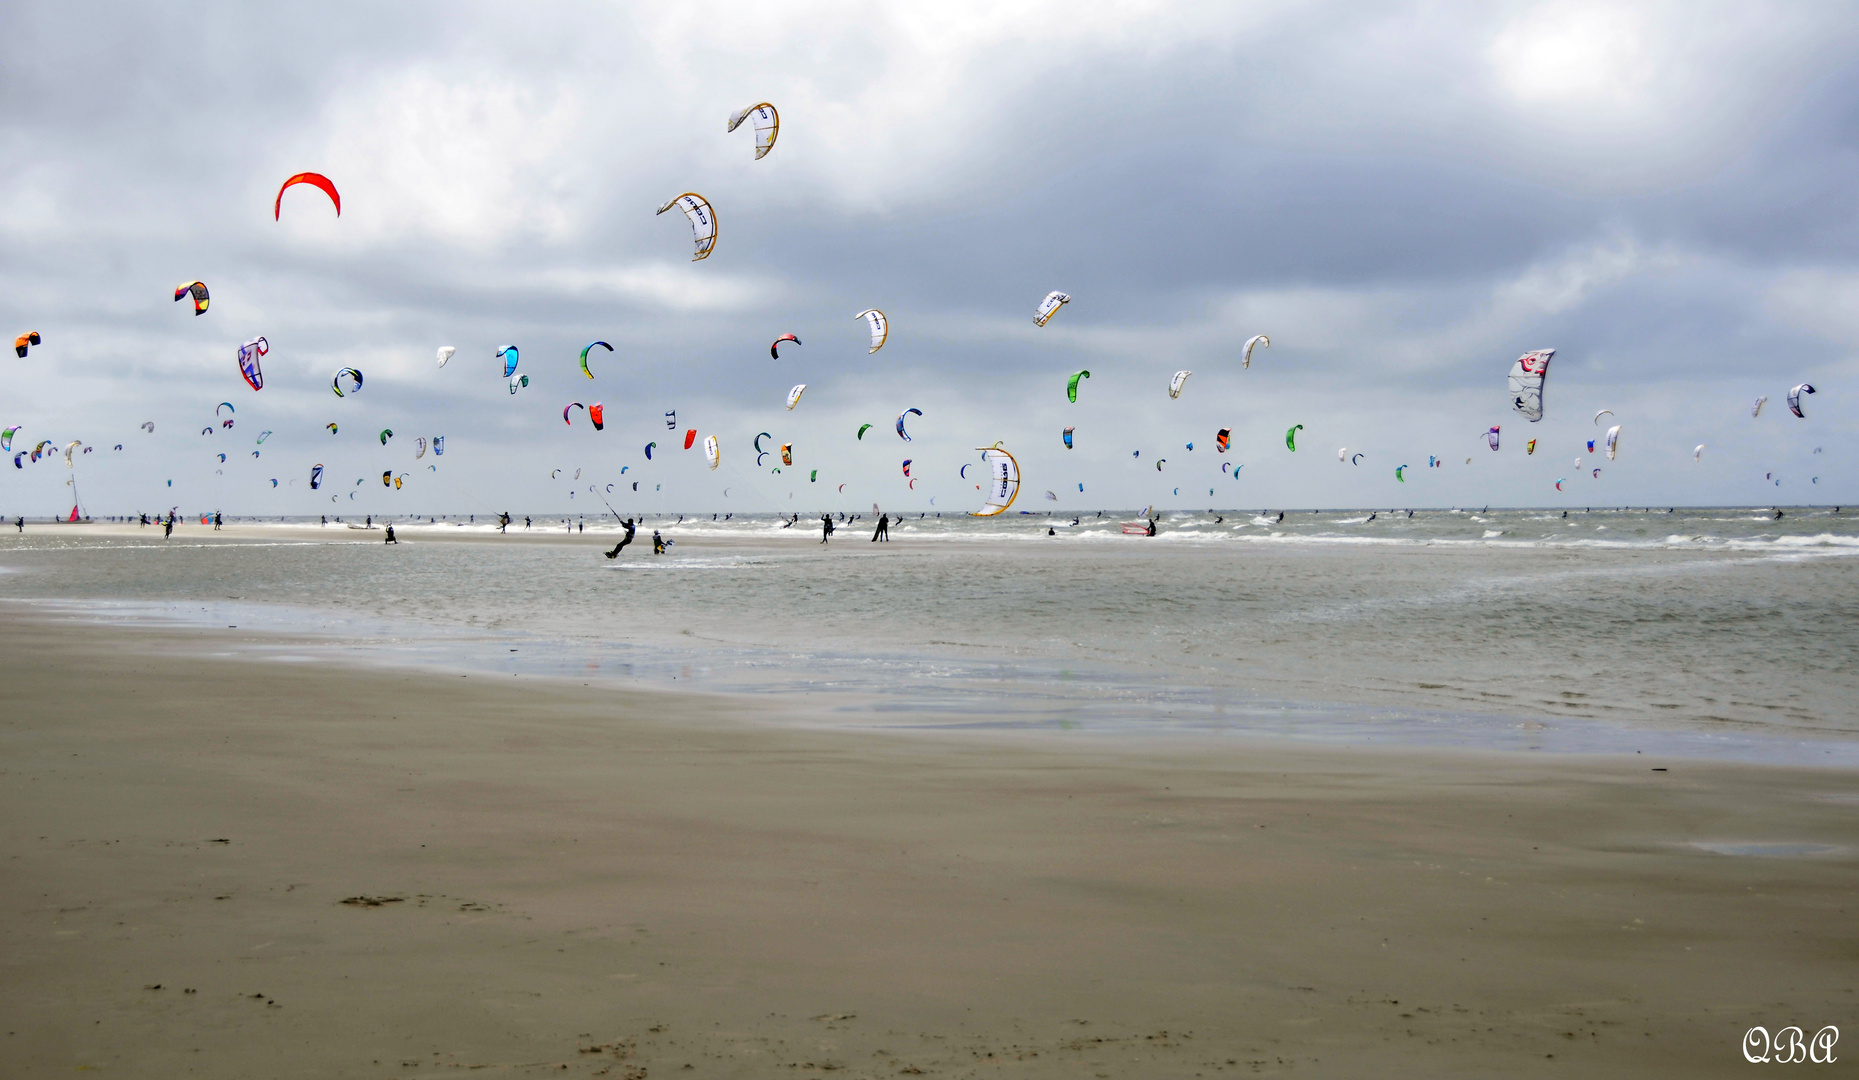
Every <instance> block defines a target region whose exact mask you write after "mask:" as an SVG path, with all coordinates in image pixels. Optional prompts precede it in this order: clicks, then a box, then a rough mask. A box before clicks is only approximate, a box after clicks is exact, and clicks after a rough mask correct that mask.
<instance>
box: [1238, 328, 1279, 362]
mask: <svg viewBox="0 0 1859 1080" xmlns="http://www.w3.org/2000/svg"><path fill="white" fill-rule="evenodd" d="M1258 345H1263V346H1265V347H1266V348H1268V349H1269V348H1271V347H1272V339H1271V338H1268V337H1266V336H1265V335H1264V334H1254V335H1252V336H1251V337H1249V338H1247V339H1246V348H1245V350H1244V351H1243V352H1241V353H1240V354H1239V366H1240V367H1243V368H1249V367H1251V366H1252V350H1253V348H1254V346H1258Z"/></svg>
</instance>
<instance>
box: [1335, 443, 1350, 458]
mask: <svg viewBox="0 0 1859 1080" xmlns="http://www.w3.org/2000/svg"><path fill="white" fill-rule="evenodd" d="M1336 460H1338V461H1348V460H1349V448H1348V447H1347V446H1339V447H1337V448H1336Z"/></svg>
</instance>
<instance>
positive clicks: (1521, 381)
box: [1510, 349, 1556, 424]
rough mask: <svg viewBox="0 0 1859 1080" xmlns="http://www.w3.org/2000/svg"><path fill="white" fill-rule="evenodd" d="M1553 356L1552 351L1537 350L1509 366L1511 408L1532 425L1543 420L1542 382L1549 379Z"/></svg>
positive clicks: (1554, 351) (1554, 353) (1520, 357)
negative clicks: (1550, 362) (1550, 363)
mask: <svg viewBox="0 0 1859 1080" xmlns="http://www.w3.org/2000/svg"><path fill="white" fill-rule="evenodd" d="M1555 355H1556V350H1554V349H1537V350H1535V351H1534V352H1527V353H1524V354H1523V355H1522V356H1519V357H1518V358H1517V362H1516V363H1515V364H1513V365H1511V369H1510V403H1511V407H1512V408H1514V409H1516V410H1517V411H1518V412H1520V413H1522V414H1523V416H1524V419H1526V420H1528V421H1529V422H1530V423H1532V424H1534V423H1536V422H1537V421H1538V420H1541V419H1542V418H1543V382H1544V380H1546V379H1548V378H1549V360H1550V358H1551V357H1553V356H1555Z"/></svg>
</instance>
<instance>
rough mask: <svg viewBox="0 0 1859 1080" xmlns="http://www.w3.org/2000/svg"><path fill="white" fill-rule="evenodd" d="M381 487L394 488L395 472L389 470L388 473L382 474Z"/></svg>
mask: <svg viewBox="0 0 1859 1080" xmlns="http://www.w3.org/2000/svg"><path fill="white" fill-rule="evenodd" d="M381 486H382V487H393V486H394V470H392V469H388V470H387V471H385V472H383V473H382V474H381Z"/></svg>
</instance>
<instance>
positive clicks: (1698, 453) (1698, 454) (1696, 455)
mask: <svg viewBox="0 0 1859 1080" xmlns="http://www.w3.org/2000/svg"><path fill="white" fill-rule="evenodd" d="M1703 457H1704V444H1703V443H1699V444H1698V447H1697V449H1695V450H1693V451H1692V452H1691V460H1693V461H1698V460H1700V459H1701V458H1703Z"/></svg>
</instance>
